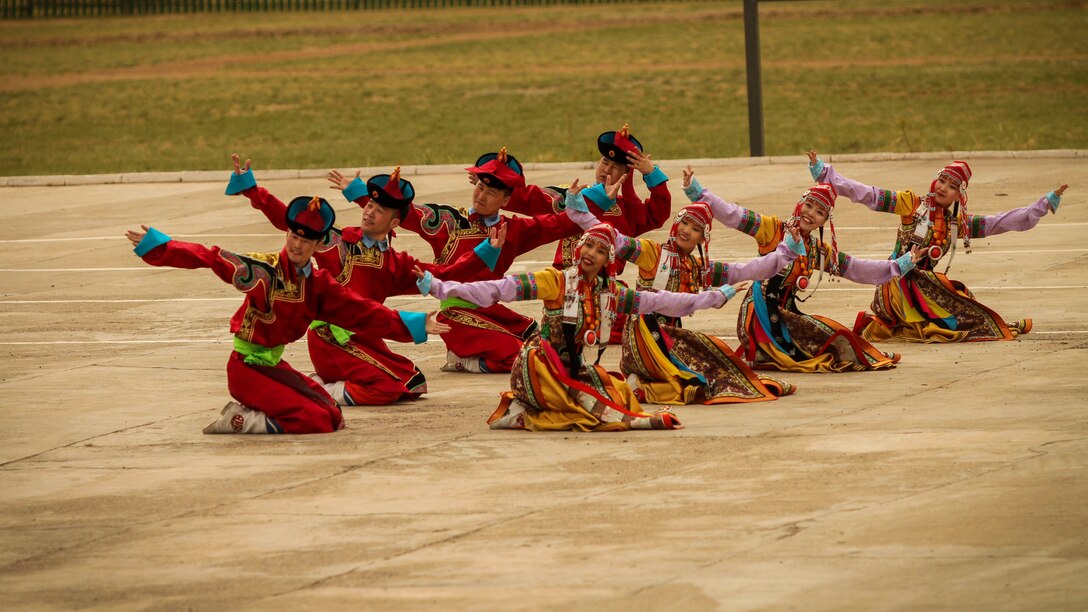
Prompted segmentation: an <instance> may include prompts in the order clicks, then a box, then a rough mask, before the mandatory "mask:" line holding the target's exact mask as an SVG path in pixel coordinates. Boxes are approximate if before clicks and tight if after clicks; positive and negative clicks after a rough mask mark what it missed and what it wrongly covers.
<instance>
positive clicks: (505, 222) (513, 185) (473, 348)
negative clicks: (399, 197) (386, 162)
mask: <svg viewBox="0 0 1088 612" xmlns="http://www.w3.org/2000/svg"><path fill="white" fill-rule="evenodd" d="M485 157H487V156H485ZM467 170H468V171H469V172H470V173H471V174H472V175H474V176H475V177H476V179H477V181H476V185H475V187H474V188H473V193H472V208H471V209H469V210H467V211H466V210H464V209H456V208H454V207H452V206H448V205H445V204H413V205H412V208H411V210H410V211H409V213H408V216H407V217H405V219H404V221H403V222H402V223H401V224H400V227H402V228H405V229H408V230H410V231H413V232H415V233H417V234H419V235H420V237H422V238H423V240H425V241H426V242H427V243H428V244H429V245H430V246H431V249H432V250H433V251H434V253H435V263H439V264H443V263H446V262H449V261H454V260H455V259H456V258H458V257H462V256H464V254H465V253H468V252H469V251H471V250H473V249H475V248H477V246H478V245H479V244H480V243H481V242H485V241H487V240H488V237H489V236H490V235H491V232H492V229H499V228H501V229H500V231H505V232H506V234H505V244H504V246H503V248H502V253H501V254H500V255H499V257H498V262H497V263H496V265H495V266H494V267H493V268H492V269H491V270H487V271H484V272H481V273H480V274H479V275H478V276H477V278H475V279H472V280H492V279H498V278H502V276H503V275H504V274H505V273H506V271H507V270H508V269H509V268H510V265H511V264H512V263H513V261H514V258H515V257H517V256H519V255H521V254H523V253H527V252H529V251H532V250H533V249H536V248H538V247H540V246H543V245H546V244H550V243H552V242H555V241H557V240H559V239H561V238H563V237H564V236H570V235H573V234H577V233H579V232H581V228H579V227H578V225H577V224H575V223H574V222H573V221H571V220H570V219H568V218H567V216H566V215H565V214H554V213H552V212H550V211H549V212H548V214H542V215H540V216H536V217H522V216H516V217H508V216H505V215H502V214H501V211H502V209H503V207H504V206H506V205H507V203H508V202H509V201H510V199H511V196H512V194H513V193H514V192H515V191H517V190H525V189H527V187H526V185H525V177H524V175H523V174H522V169H521V166H520V164H517V162H516V160H513V158H512V157H511V156H509V155H507V154H506V149H505V148H504V149H503V150H502V151H500V152H499V153H497V154H496V155H495V157H494V158H493V159H490V160H489V161H486V162H485V163H484V164H483V165H482V166H476V167H472V168H467ZM329 182H331V183H332V184H333V188H334V189H341V190H342V191H343V193H344V197H346V198H347V199H349V200H352V201H356V202H358V201H359V198H360V197H363V196H365V192H364V191H363V185H362V181H361V180H360V179H359V178H358V177H355V179H354V180H349V179H347V178H346V177H344V175H343V174H341V173H340V172H337V171H335V170H334V171H332V172H330V173H329ZM439 320H440V321H443V322H445V323H448V324H449V325H450V327H451V330H450V331H449V332H448V333H446V334H443V335H442V340H444V341H445V343H446V348H447V349H448V350H447V353H446V365H445V366H443V368H442V369H443V370H446V371H451V370H452V371H465V372H509V371H510V367H511V366H512V365H513V363H514V358H515V357H517V354H518V351H519V350H520V349H521V344H522V342H523V341H524V339H525V338H528V337H529V336H531V335H532V333H533V331H534V330H535V329H536V321H535V320H533V319H532V318H530V317H526V316H523V315H520V314H518V313H517V312H514V311H513V310H511V309H509V308H507V307H506V306H503V305H502V304H495V305H493V306H488V307H486V308H479V307H477V306H476V305H475V304H470V303H468V302H465V301H464V300H460V299H456V298H452V299H450V300H446V301H444V302H443V303H442V310H441V311H440V314H439Z"/></svg>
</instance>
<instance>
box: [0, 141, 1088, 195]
mask: <svg viewBox="0 0 1088 612" xmlns="http://www.w3.org/2000/svg"><path fill="white" fill-rule="evenodd" d="M821 157H822V158H824V159H826V160H827V161H829V162H832V163H834V162H836V161H844V162H847V161H848V162H884V161H917V160H942V159H947V160H949V161H951V160H954V159H964V160H970V159H1056V158H1077V157H1088V149H1039V150H1029V151H944V152H940V151H933V152H923V153H839V154H824V155H822V156H821ZM807 159H808V158H807V157H806V156H804V155H778V156H772V157H721V158H698V159H671V160H670V159H666V160H656V161H657V163H658V164H660V165H667V166H683V165H687V164H691V165H693V166H699V167H708V166H709V167H720V166H761V165H766V164H797V163H801V162H804V161H805V160H807ZM595 163H596V162H540V163H526V164H524V166H525V169H526V170H538V171H542V172H546V171H556V170H582V169H587V168H592V167H593V166H594V165H595ZM467 167H468V165H467V164H438V165H431V166H426V165H415V166H402V167H401V173H402V174H404V175H405V176H420V175H427V174H447V173H456V172H463V171H464V170H465V168H467ZM340 170H341V171H345V172H350V173H351V174H352V175H354V173H355V170H360V171H361V175H362V176H371V175H374V174H380V173H384V172H389V171H391V170H392V167H386V166H373V167H369V168H351V169H346V168H340ZM327 172H328V169H303V170H276V169H270V170H254V173H255V174H256V175H257V176H258V178H259V179H260V180H263V181H269V180H282V179H311V178H324V177H325V175H326V173H327ZM229 176H230V170H227V169H224V170H183V171H178V172H121V173H109V174H55V175H39V176H33V175H32V176H3V177H0V187H65V186H75V185H112V184H118V183H123V184H133V183H141V184H145V183H220V182H225V181H226V180H227V178H229Z"/></svg>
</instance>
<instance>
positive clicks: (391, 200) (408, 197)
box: [363, 166, 416, 210]
mask: <svg viewBox="0 0 1088 612" xmlns="http://www.w3.org/2000/svg"><path fill="white" fill-rule="evenodd" d="M366 191H367V195H368V196H369V198H370V199H371V200H374V201H375V202H377V203H378V204H379V205H381V206H384V207H385V208H393V209H396V210H403V209H405V208H408V206H410V205H411V204H412V200H413V199H414V198H415V197H416V190H415V188H414V187H412V183H410V182H408V181H407V180H405V179H402V178H401V177H400V166H397V167H396V168H395V169H394V170H393V172H392V173H390V174H375V175H374V176H372V177H370V178H368V179H367V180H366ZM363 203H364V204H365V201H364V202H363Z"/></svg>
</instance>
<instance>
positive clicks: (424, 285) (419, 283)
mask: <svg viewBox="0 0 1088 612" xmlns="http://www.w3.org/2000/svg"><path fill="white" fill-rule="evenodd" d="M432 280H434V275H433V274H431V271H430V270H427V271H426V272H424V273H423V278H417V279H416V288H418V289H419V293H420V294H421V295H430V294H431V281H432Z"/></svg>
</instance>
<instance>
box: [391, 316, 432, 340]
mask: <svg viewBox="0 0 1088 612" xmlns="http://www.w3.org/2000/svg"><path fill="white" fill-rule="evenodd" d="M397 314H399V315H400V320H401V321H404V326H405V327H407V328H408V331H409V332H410V333H411V334H412V341H413V342H415V343H416V344H423V343H424V342H426V341H427V313H425V312H412V311H410V310H400V311H397Z"/></svg>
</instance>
